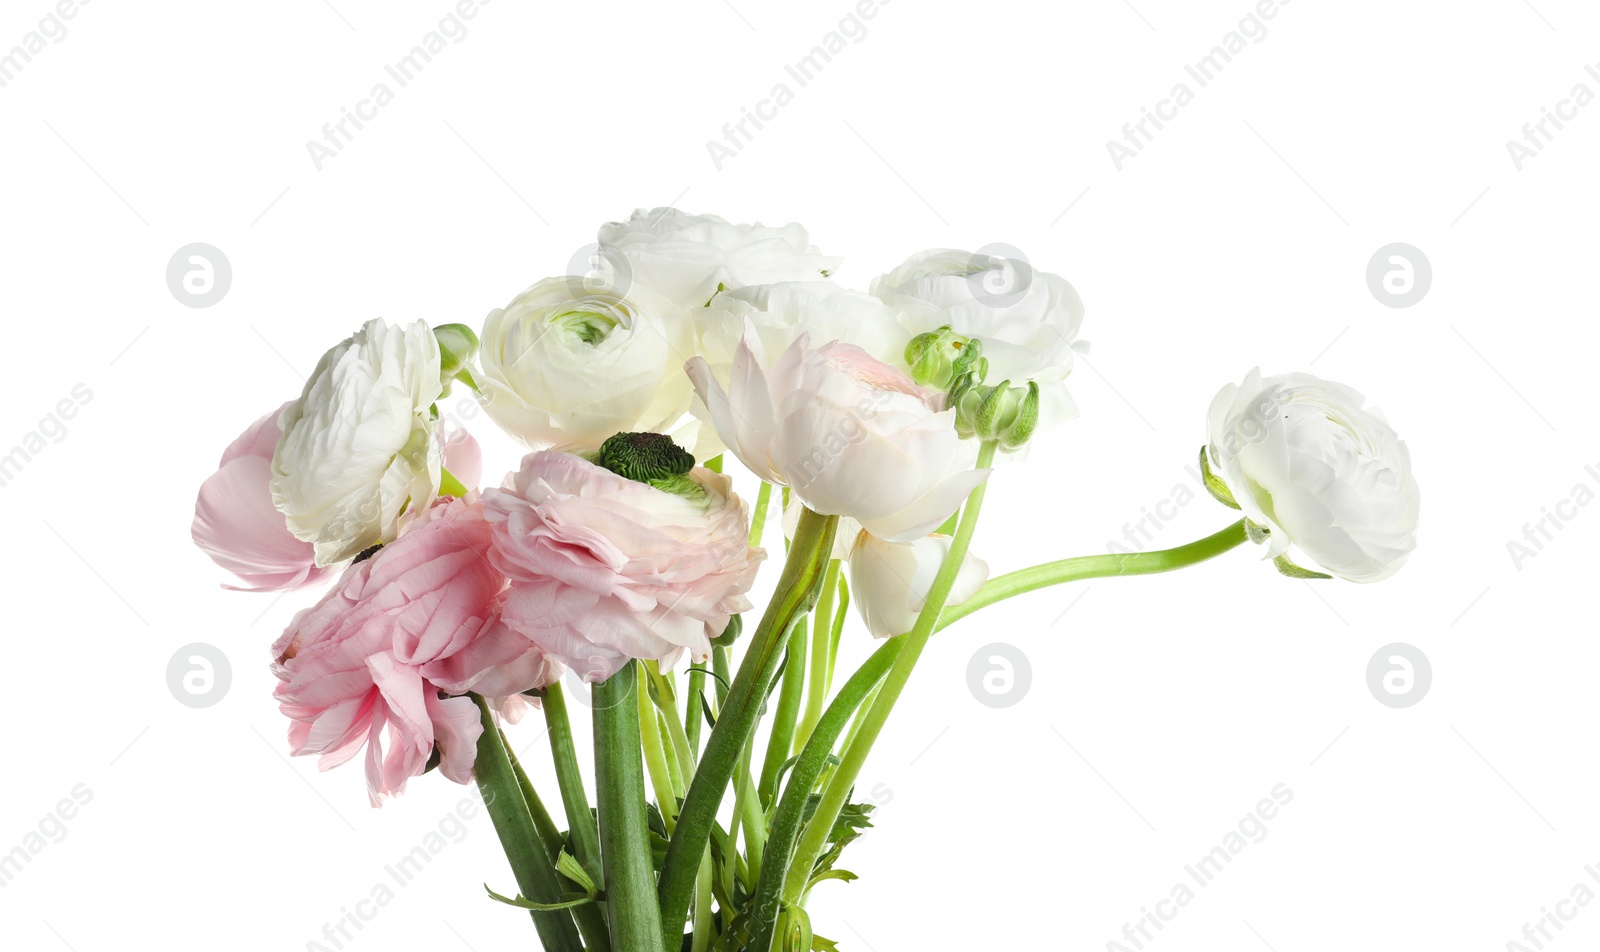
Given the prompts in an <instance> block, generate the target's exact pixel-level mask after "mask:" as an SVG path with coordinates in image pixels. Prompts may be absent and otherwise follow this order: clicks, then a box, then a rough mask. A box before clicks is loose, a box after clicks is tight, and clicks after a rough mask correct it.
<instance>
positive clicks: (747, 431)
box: [688, 325, 989, 542]
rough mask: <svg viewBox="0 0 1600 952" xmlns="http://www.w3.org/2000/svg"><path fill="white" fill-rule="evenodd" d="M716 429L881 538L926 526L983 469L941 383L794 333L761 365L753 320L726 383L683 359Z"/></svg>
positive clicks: (759, 463)
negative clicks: (936, 389) (927, 385)
mask: <svg viewBox="0 0 1600 952" xmlns="http://www.w3.org/2000/svg"><path fill="white" fill-rule="evenodd" d="M688 371H689V376H690V378H691V379H692V380H693V381H694V386H695V391H696V392H697V393H698V394H699V396H700V399H701V401H702V403H703V405H704V408H705V412H706V414H707V416H708V417H709V419H710V420H711V422H712V424H713V425H714V426H715V427H716V430H717V434H718V436H720V437H721V439H722V441H723V442H724V443H725V444H726V445H727V446H728V448H729V449H730V450H731V451H732V452H733V453H734V454H735V455H737V456H738V457H739V460H740V462H742V463H744V465H745V466H746V467H748V468H749V469H750V470H751V472H753V473H755V474H756V475H757V476H759V477H760V478H762V479H764V480H766V481H767V482H770V483H774V484H778V485H784V486H788V487H790V490H791V492H792V493H793V494H794V495H795V496H798V497H799V498H800V500H801V501H802V502H803V503H804V504H805V505H806V506H807V507H808V508H810V509H811V510H813V511H815V512H818V513H821V514H823V515H836V516H849V517H851V518H853V519H856V520H858V521H859V522H860V523H861V525H862V526H863V527H865V528H866V530H867V531H868V532H871V533H872V534H873V535H876V536H878V537H879V538H882V539H888V540H890V541H896V542H902V541H910V540H912V539H916V538H921V537H922V536H925V535H927V534H928V533H929V532H931V531H932V530H933V529H934V528H936V527H937V526H938V525H939V524H940V523H941V522H943V521H944V520H945V518H946V517H948V516H949V515H950V514H951V513H952V512H954V511H955V510H956V508H957V507H958V506H960V505H961V502H962V500H964V499H966V497H967V494H968V493H970V492H971V491H972V490H973V489H974V488H975V487H977V485H978V484H979V483H981V482H983V480H984V479H985V478H987V476H988V475H989V470H987V469H978V470H975V469H973V468H972V467H973V464H974V462H975V458H976V449H975V448H974V447H973V445H972V444H971V443H970V442H968V441H965V440H962V439H961V437H960V436H959V435H958V434H957V433H956V430H955V411H954V410H950V409H946V408H944V406H943V399H944V398H943V395H941V394H935V393H932V392H930V391H928V390H925V389H924V388H922V387H920V386H918V385H917V384H916V383H914V382H913V381H912V380H911V378H910V377H907V376H906V375H905V373H904V372H902V371H899V370H896V369H895V368H893V367H890V366H888V365H887V364H884V363H883V362H881V361H879V360H877V359H875V358H874V357H872V356H871V355H870V354H867V353H866V352H865V351H863V350H861V349H860V348H859V347H855V346H853V345H850V344H842V343H839V342H837V341H834V342H831V343H828V344H824V345H823V346H821V347H815V348H814V347H811V346H810V341H809V338H808V337H807V336H806V335H801V336H800V337H799V338H798V339H796V340H795V342H794V343H793V344H791V345H789V347H787V348H786V349H785V350H784V351H783V352H782V354H780V355H779V356H778V358H777V359H776V360H774V361H773V362H772V364H771V366H767V364H766V360H765V357H764V352H763V349H762V346H761V342H760V340H759V337H758V335H757V332H756V331H755V329H754V327H753V326H749V325H747V326H746V330H745V335H744V338H743V340H742V341H741V342H740V344H739V347H738V350H737V351H736V352H735V353H734V358H733V364H732V367H731V371H730V374H729V383H728V386H727V387H726V388H724V386H723V385H722V383H721V382H720V381H718V380H717V379H716V377H715V376H714V375H713V374H712V371H711V367H710V365H709V364H708V363H707V362H706V361H705V360H704V359H703V358H695V359H694V360H691V361H689V364H688Z"/></svg>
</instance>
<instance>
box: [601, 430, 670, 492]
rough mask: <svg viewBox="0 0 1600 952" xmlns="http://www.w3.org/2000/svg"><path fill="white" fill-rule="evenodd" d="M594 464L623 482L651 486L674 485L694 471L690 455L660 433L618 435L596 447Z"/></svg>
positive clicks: (668, 437)
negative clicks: (618, 477)
mask: <svg viewBox="0 0 1600 952" xmlns="http://www.w3.org/2000/svg"><path fill="white" fill-rule="evenodd" d="M595 462H596V463H598V464H599V465H600V466H602V467H603V468H605V469H608V470H610V471H611V472H613V473H616V474H617V475H618V476H621V477H623V478H624V479H632V480H635V481H637V482H641V483H650V484H651V485H657V484H658V483H661V482H668V481H670V482H672V483H674V484H675V483H676V482H677V481H678V478H679V477H686V476H687V475H688V473H689V470H691V469H694V455H693V454H691V453H690V452H689V451H688V450H686V449H684V448H683V447H681V446H679V445H678V444H676V443H674V442H672V437H670V436H667V435H665V434H662V433H618V434H616V435H615V436H612V437H610V438H608V439H607V440H606V441H605V442H604V443H601V444H600V452H599V454H598V456H597V457H596V459H595ZM690 482H692V480H691V481H690ZM658 488H665V487H658Z"/></svg>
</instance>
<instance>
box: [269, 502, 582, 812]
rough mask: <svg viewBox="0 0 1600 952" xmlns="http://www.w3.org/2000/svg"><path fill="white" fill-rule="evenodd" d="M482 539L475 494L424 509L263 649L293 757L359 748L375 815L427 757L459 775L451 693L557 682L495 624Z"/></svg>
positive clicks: (456, 710)
mask: <svg viewBox="0 0 1600 952" xmlns="http://www.w3.org/2000/svg"><path fill="white" fill-rule="evenodd" d="M490 535H491V533H490V527H489V523H488V522H487V521H486V520H485V519H484V515H483V507H482V505H481V503H480V502H479V501H478V500H477V498H476V496H475V494H474V495H472V496H469V497H468V498H466V499H455V498H444V499H440V500H438V501H436V502H435V503H434V504H433V505H432V506H431V507H430V508H429V509H427V510H426V511H425V512H424V513H422V514H421V515H419V517H418V518H417V519H416V520H415V521H413V522H411V523H410V524H409V525H407V526H406V527H405V529H404V530H403V531H402V532H401V534H400V536H399V537H398V538H397V539H395V540H394V541H393V542H390V543H388V544H387V545H385V546H383V547H382V548H380V549H379V550H378V551H377V552H376V553H374V554H373V555H372V557H371V558H368V559H365V560H363V561H360V562H356V563H355V564H354V565H351V566H350V567H349V568H348V569H347V570H345V573H344V575H343V576H341V577H340V578H339V580H338V581H337V582H335V583H334V585H333V587H332V588H331V589H330V590H329V592H328V594H327V595H326V596H324V597H323V599H322V601H320V602H318V603H317V604H316V605H315V606H313V607H311V608H309V609H306V610H305V611H302V612H301V613H300V614H298V615H296V616H295V619H294V621H293V622H291V623H290V625H289V628H288V629H287V630H286V631H285V632H284V633H283V636H282V637H280V638H279V639H278V641H277V643H276V644H275V645H273V656H274V658H275V659H276V661H275V663H274V665H273V673H274V674H276V675H277V677H278V680H279V682H280V683H279V684H278V687H277V689H276V690H275V691H274V697H276V698H277V700H278V705H279V708H280V709H281V710H282V711H283V713H284V714H285V715H287V716H288V717H289V718H290V720H291V721H293V723H292V724H291V725H290V728H289V744H290V748H291V750H292V752H293V753H295V754H297V755H299V754H316V755H319V756H320V758H321V759H320V762H319V766H320V767H321V768H322V769H324V770H326V769H329V768H331V767H335V766H337V765H339V764H342V763H344V762H345V761H347V760H349V759H350V758H352V757H354V756H355V755H356V753H357V752H359V751H360V750H361V748H362V747H363V746H365V747H366V748H367V755H366V766H367V788H368V791H369V793H370V794H371V797H372V802H373V804H374V805H377V804H378V803H379V802H381V800H382V799H383V798H384V797H387V796H393V795H396V794H398V793H400V792H401V791H402V790H403V789H404V788H405V784H406V781H407V780H409V779H410V778H412V777H415V776H418V775H420V774H422V773H423V772H424V771H425V770H426V769H427V766H428V762H429V760H430V758H432V757H433V756H434V752H435V749H437V751H438V755H439V761H438V765H439V772H440V773H442V774H444V775H445V776H446V777H448V778H450V779H451V780H454V781H456V782H457V783H467V782H468V781H469V780H470V779H471V777H472V765H473V762H474V760H475V759H476V757H477V743H478V737H479V735H480V734H481V733H482V725H481V722H480V720H479V714H478V709H477V706H476V704H474V702H473V701H472V699H471V698H469V697H463V696H460V695H464V694H466V693H467V692H468V691H473V692H477V693H479V694H482V695H484V696H486V697H502V696H509V695H515V694H519V693H521V692H523V691H527V690H531V689H533V688H538V687H543V686H544V685H545V684H548V683H549V682H550V681H552V680H554V679H555V678H556V677H558V676H559V675H560V672H561V669H560V667H559V665H556V664H555V663H554V662H552V661H550V660H549V659H548V658H547V657H546V656H545V654H544V652H542V651H541V650H540V649H539V647H538V646H537V645H535V644H532V643H530V642H529V641H528V640H527V639H526V638H523V637H522V636H520V635H518V634H516V633H514V632H512V631H511V630H510V629H509V628H507V627H506V626H505V625H503V624H501V623H500V620H499V612H500V608H501V604H502V599H503V596H504V593H505V588H506V580H505V577H504V576H503V575H501V574H500V572H499V571H498V570H497V569H495V567H494V566H493V565H491V564H490V562H489V560H488V549H489V542H490ZM441 695H446V696H441Z"/></svg>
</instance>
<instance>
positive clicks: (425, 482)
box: [272, 318, 442, 565]
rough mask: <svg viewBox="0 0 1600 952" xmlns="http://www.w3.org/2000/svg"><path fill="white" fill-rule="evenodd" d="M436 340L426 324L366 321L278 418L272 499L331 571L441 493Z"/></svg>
mask: <svg viewBox="0 0 1600 952" xmlns="http://www.w3.org/2000/svg"><path fill="white" fill-rule="evenodd" d="M441 390H442V387H441V385H440V382H439V342H438V340H436V339H435V338H434V336H433V331H432V330H431V329H430V328H429V327H428V324H427V322H426V321H416V322H415V323H412V324H406V325H403V326H399V327H391V326H390V325H388V324H386V323H384V321H383V320H381V319H377V318H375V319H373V320H370V321H368V322H367V323H366V324H365V325H364V326H362V328H361V329H360V330H359V331H357V332H356V333H355V334H354V335H353V336H351V337H350V338H349V339H347V340H345V341H343V342H342V343H340V344H338V345H337V346H335V347H334V348H333V349H332V350H330V351H328V352H327V353H326V354H324V355H323V356H322V360H321V361H320V362H319V363H318V364H317V369H316V370H314V371H312V373H311V378H310V379H309V380H307V381H306V385H305V389H304V391H302V392H301V394H300V399H298V400H296V401H294V402H293V403H291V404H289V405H288V406H287V407H285V408H284V410H283V413H282V415H281V416H280V417H279V418H278V423H279V426H280V427H281V428H282V430H283V435H282V436H281V437H279V438H278V445H277V449H276V450H275V451H274V453H273V455H272V501H273V504H274V505H276V506H277V507H278V509H279V510H281V511H282V512H283V514H284V516H285V517H286V519H287V521H288V525H289V531H290V532H292V533H294V535H295V537H296V538H299V539H303V540H304V541H306V542H310V543H312V545H313V546H314V547H315V549H316V563H317V564H318V565H332V564H333V563H335V562H341V561H343V560H345V559H348V558H351V557H352V556H354V555H357V554H358V553H360V552H361V550H363V549H366V548H368V547H370V546H374V545H377V544H379V543H382V542H389V541H391V540H393V539H394V537H395V535H396V534H397V533H398V532H399V529H400V524H401V522H402V519H403V517H404V516H406V515H407V514H408V513H411V512H417V511H420V510H422V509H424V508H426V507H427V505H428V504H429V503H430V502H432V501H433V497H434V496H435V494H437V492H438V490H439V443H438V441H437V440H435V439H434V424H435V421H434V418H433V414H432V406H433V403H434V401H435V400H438V399H439V395H440V392H441Z"/></svg>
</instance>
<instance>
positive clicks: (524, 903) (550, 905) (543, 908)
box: [483, 883, 595, 912]
mask: <svg viewBox="0 0 1600 952" xmlns="http://www.w3.org/2000/svg"><path fill="white" fill-rule="evenodd" d="M483 888H484V891H485V892H487V893H488V894H489V898H490V899H493V900H494V901H495V902H503V903H505V904H506V905H508V906H516V907H517V908H518V909H532V910H533V911H534V912H560V911H561V910H563V909H574V908H577V907H578V906H582V905H586V904H588V903H591V902H594V901H595V897H593V896H575V897H572V898H568V899H566V900H563V901H561V902H534V901H533V900H531V899H524V898H522V897H521V896H518V897H517V898H515V899H511V898H508V897H506V896H502V895H500V894H499V893H497V892H495V891H494V890H493V889H490V888H489V884H488V883H484V884H483Z"/></svg>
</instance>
